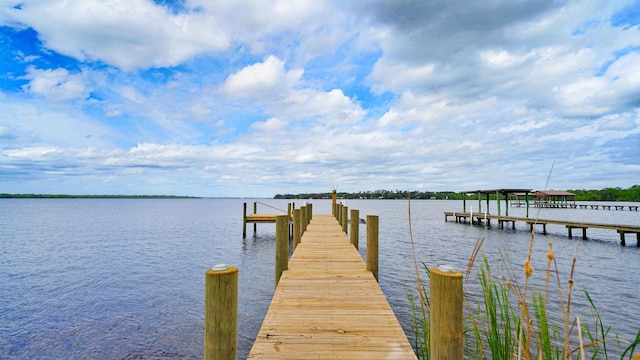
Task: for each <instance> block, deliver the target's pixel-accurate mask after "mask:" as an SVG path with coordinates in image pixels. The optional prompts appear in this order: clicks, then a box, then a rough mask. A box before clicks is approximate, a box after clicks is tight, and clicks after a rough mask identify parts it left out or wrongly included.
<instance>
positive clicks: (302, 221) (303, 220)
mask: <svg viewBox="0 0 640 360" xmlns="http://www.w3.org/2000/svg"><path fill="white" fill-rule="evenodd" d="M300 225H301V226H302V229H301V230H300V236H302V235H303V234H304V232H305V230H307V206H306V205H305V206H303V207H301V208H300Z"/></svg>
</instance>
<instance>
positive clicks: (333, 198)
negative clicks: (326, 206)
mask: <svg viewBox="0 0 640 360" xmlns="http://www.w3.org/2000/svg"><path fill="white" fill-rule="evenodd" d="M337 201H338V191H337V190H333V191H332V192H331V205H332V207H331V209H332V210H331V211H333V216H336V202H337Z"/></svg>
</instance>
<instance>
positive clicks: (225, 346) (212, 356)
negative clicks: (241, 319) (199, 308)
mask: <svg viewBox="0 0 640 360" xmlns="http://www.w3.org/2000/svg"><path fill="white" fill-rule="evenodd" d="M204 299H205V301H204V359H205V360H223V359H224V360H231V359H233V360H235V359H236V357H237V347H238V346H237V341H238V338H237V337H238V268H236V267H229V266H226V265H216V266H214V267H213V269H209V270H207V272H206V273H205V282H204Z"/></svg>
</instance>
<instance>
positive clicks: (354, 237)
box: [349, 209, 360, 250]
mask: <svg viewBox="0 0 640 360" xmlns="http://www.w3.org/2000/svg"><path fill="white" fill-rule="evenodd" d="M349 233H350V238H349V239H350V240H351V243H352V244H353V246H355V248H356V250H358V242H359V241H360V239H359V237H360V211H359V210H357V209H351V229H350V232H349Z"/></svg>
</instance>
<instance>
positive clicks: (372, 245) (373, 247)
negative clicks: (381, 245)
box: [367, 215, 378, 281]
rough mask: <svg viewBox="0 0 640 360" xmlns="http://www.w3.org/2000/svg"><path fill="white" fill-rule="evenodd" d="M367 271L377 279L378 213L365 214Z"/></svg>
mask: <svg viewBox="0 0 640 360" xmlns="http://www.w3.org/2000/svg"><path fill="white" fill-rule="evenodd" d="M367 271H371V273H373V276H374V277H375V278H376V281H378V215H367Z"/></svg>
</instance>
